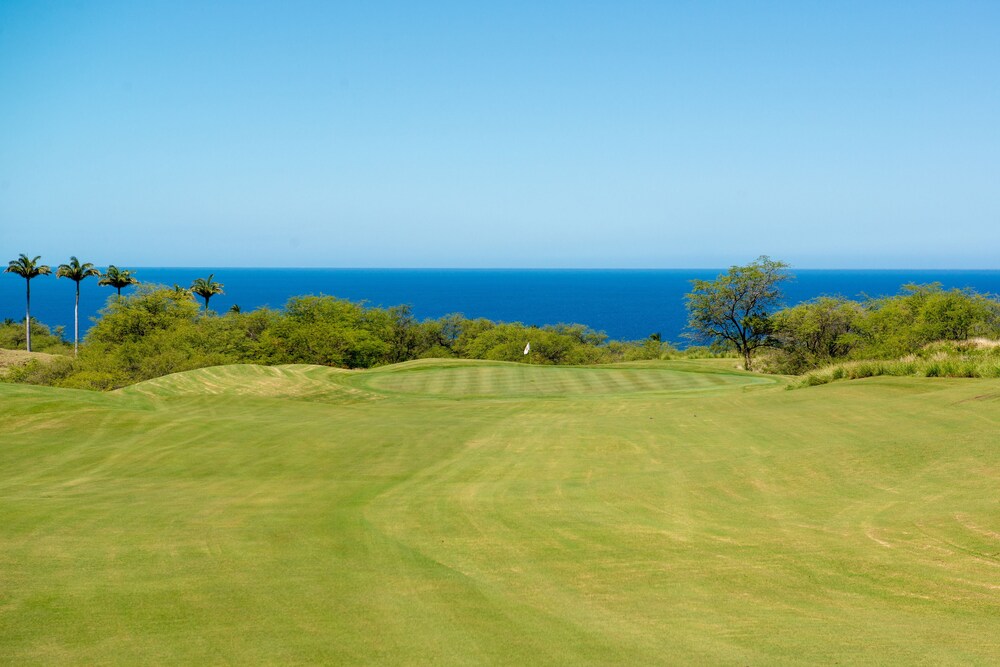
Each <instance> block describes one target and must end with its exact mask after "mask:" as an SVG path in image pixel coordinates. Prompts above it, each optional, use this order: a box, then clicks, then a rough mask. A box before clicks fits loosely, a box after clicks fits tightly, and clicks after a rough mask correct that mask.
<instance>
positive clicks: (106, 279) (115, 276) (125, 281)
mask: <svg viewBox="0 0 1000 667" xmlns="http://www.w3.org/2000/svg"><path fill="white" fill-rule="evenodd" d="M97 284H98V285H111V286H112V287H114V288H115V289H116V290H118V299H119V300H121V298H122V288H123V287H128V286H129V285H138V284H139V281H138V280H136V278H135V276H133V275H132V272H131V271H129V270H128V269H119V268H118V267H117V266H115V265H114V264H112V265H111V266H109V267H108V270H107V271H105V272H104V273H102V274H101V279H100V280H98V281H97Z"/></svg>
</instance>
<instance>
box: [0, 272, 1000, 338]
mask: <svg viewBox="0 0 1000 667" xmlns="http://www.w3.org/2000/svg"><path fill="white" fill-rule="evenodd" d="M54 268H55V267H54V266H53V270H54ZM723 271H724V269H663V270H661V269H649V270H626V269H579V270H573V269H527V270H526V269H261V268H223V269H209V268H190V267H184V268H170V267H138V268H135V269H134V270H133V273H134V275H135V276H136V277H137V278H138V279H139V280H141V281H142V282H144V283H159V284H163V285H167V286H173V285H174V284H178V285H183V286H185V287H186V286H189V285H190V284H191V282H192V281H193V280H194V279H195V278H197V277H207V276H208V274H209V273H214V274H215V280H216V281H218V282H220V283H222V284H223V285H224V286H225V287H224V290H225V294H223V295H219V296H216V297H213V298H212V300H211V306H212V309H213V310H215V311H217V312H225V311H226V310H228V309H229V308H230V307H231V306H232V305H233V304H238V305H239V306H240V308H241V309H242V310H244V311H249V310H252V309H254V308H258V307H260V306H270V307H272V308H280V307H282V306H283V305H284V303H285V302H286V301H287V300H288V299H289V297H292V296H298V295H304V294H329V295H333V296H337V297H341V298H346V299H350V300H352V301H365V302H367V303H368V304H369V305H374V306H395V305H400V304H409V305H410V306H411V307H412V309H413V313H414V314H415V315H416V317H417V318H418V319H426V318H437V317H441V316H443V315H447V314H449V313H462V314H463V315H465V316H466V317H472V318H474V317H486V318H489V319H491V320H497V321H517V322H524V323H526V324H538V325H542V324H558V323H579V324H585V325H587V326H589V327H591V328H592V329H595V330H597V331H603V332H605V333H606V334H607V335H608V336H609V337H610V338H612V339H617V340H637V339H641V338H646V337H647V336H649V335H650V334H653V333H658V334H660V335H661V336H662V337H663V339H664V340H668V341H673V342H680V343H682V344H683V342H684V339H683V338H682V334H683V332H684V327H685V323H686V321H687V315H686V312H685V308H684V295H685V294H686V293H687V292H689V291H690V287H691V285H690V282H689V281H690V280H692V279H696V278H700V279H712V278H714V277H715V276H717V275H718V274H719V273H721V272H723ZM792 274H793V276H794V279H793V280H792V281H790V282H788V283H786V284H785V286H784V290H783V291H784V293H785V296H786V298H785V303H786V305H794V304H796V303H799V302H801V301H805V300H808V299H811V298H814V297H817V296H820V295H841V296H846V297H849V298H858V297H862V296H863V295H868V296H883V295H891V294H897V293H898V292H899V291H900V287H901V286H902V285H903V284H905V283H930V282H940V283H942V284H943V285H944V286H945V287H948V288H951V287H958V288H965V287H969V288H972V289H975V290H977V291H979V292H984V293H991V294H995V293H998V292H1000V271H985V270H982V271H977V270H896V269H892V270H828V269H822V270H820V269H809V270H794V269H793V270H792ZM24 287H25V284H24V280H23V279H22V278H21V277H19V276H16V275H13V274H4V275H0V318H11V319H14V320H17V321H22V320H23V318H24V297H25V290H24ZM73 287H74V285H73V283H72V281H69V280H66V279H58V280H57V279H56V278H55V276H54V275H52V276H40V277H38V278H36V279H34V280H32V281H31V303H32V317H34V318H36V319H38V320H40V321H41V322H44V323H46V324H48V325H50V326H57V325H62V326H64V327H66V336H67V338H72V331H73ZM125 293H128V290H126V291H125ZM114 294H115V292H114V290H113V289H112V288H110V287H98V286H97V280H96V279H94V278H89V279H87V280H85V281H84V282H83V283H82V288H81V296H80V330H81V335H82V334H83V332H84V331H86V330H87V329H88V328H89V327H90V326H91V322H92V320H91V318H93V317H96V316H97V314H98V311H99V310H100V309H101V308H102V307H103V306H104V304H105V303H106V301H107V299H108V298H109V296H113V295H114Z"/></svg>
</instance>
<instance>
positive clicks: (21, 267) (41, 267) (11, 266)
mask: <svg viewBox="0 0 1000 667" xmlns="http://www.w3.org/2000/svg"><path fill="white" fill-rule="evenodd" d="M39 259H41V255H38V256H36V257H35V258H34V259H28V256H27V255H25V254H24V253H21V256H20V257H18V258H17V259H14V260H11V261H10V262H9V263H8V264H7V268H6V269H4V270H3V272H4V273H16V274H17V275H19V276H21V277H22V278H24V282H25V285H26V286H27V298H26V304H27V307H26V309H25V313H24V338H25V347H26V348H27V349H28V352H31V279H32V278H36V277H38V276H47V275H49V274H50V273H52V268H51V267H49V266H47V265H45V264H39V263H38V260H39Z"/></svg>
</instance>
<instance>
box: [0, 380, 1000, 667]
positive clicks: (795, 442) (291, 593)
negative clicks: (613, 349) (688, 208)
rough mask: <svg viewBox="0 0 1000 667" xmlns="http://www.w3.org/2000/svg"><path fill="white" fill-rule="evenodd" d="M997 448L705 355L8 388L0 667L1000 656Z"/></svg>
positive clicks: (960, 391) (971, 387)
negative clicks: (104, 390) (602, 363)
mask: <svg viewBox="0 0 1000 667" xmlns="http://www.w3.org/2000/svg"><path fill="white" fill-rule="evenodd" d="M457 399H462V400H457ZM998 433H1000V382H997V381H993V380H945V379H929V378H923V379H918V378H872V379H869V380H863V381H857V382H845V383H836V384H833V385H824V386H821V387H814V388H809V389H801V390H795V391H784V390H783V389H781V384H780V383H779V382H777V381H776V380H775V379H773V378H760V377H757V376H753V375H748V374H743V373H737V372H733V371H731V370H729V369H727V368H726V367H725V365H724V364H720V363H714V362H704V363H654V364H638V365H633V366H613V367H607V368H601V367H595V368H545V367H527V366H513V365H508V364H492V363H485V362H482V363H476V362H470V363H454V362H416V363H412V364H403V365H400V366H396V367H388V368H383V369H375V370H372V371H365V372H347V371H338V370H333V369H326V368H317V367H305V366H291V367H279V368H260V367H220V368H215V369H202V370H200V371H193V372H191V373H181V374H177V375H174V376H169V377H166V378H160V379H157V380H154V381H151V382H147V383H142V384H140V385H136V386H135V387H130V388H128V389H125V390H122V391H119V392H113V393H111V394H96V393H89V392H81V391H72V390H56V389H50V388H40V387H26V386H17V385H0V517H3V521H0V663H2V664H136V663H141V664H204V663H235V664H261V663H264V664H279V663H280V664H288V663H292V664H302V663H349V664H362V663H390V664H393V663H394V664H470V663H501V664H549V663H551V664H608V663H612V662H613V663H630V664H652V663H680V664H691V663H695V664H768V665H770V664H803V663H821V664H830V663H869V664H871V663H877V664H886V663H895V664H955V665H959V664H962V665H966V664H996V663H998V662H1000V497H998V495H997V488H1000V487H998V482H1000V436H998Z"/></svg>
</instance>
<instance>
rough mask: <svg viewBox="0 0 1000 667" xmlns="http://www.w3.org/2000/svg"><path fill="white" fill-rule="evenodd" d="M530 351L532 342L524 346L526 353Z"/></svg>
mask: <svg viewBox="0 0 1000 667" xmlns="http://www.w3.org/2000/svg"><path fill="white" fill-rule="evenodd" d="M529 352H531V343H528V344H527V345H525V346H524V353H525V354H528V353H529Z"/></svg>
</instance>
